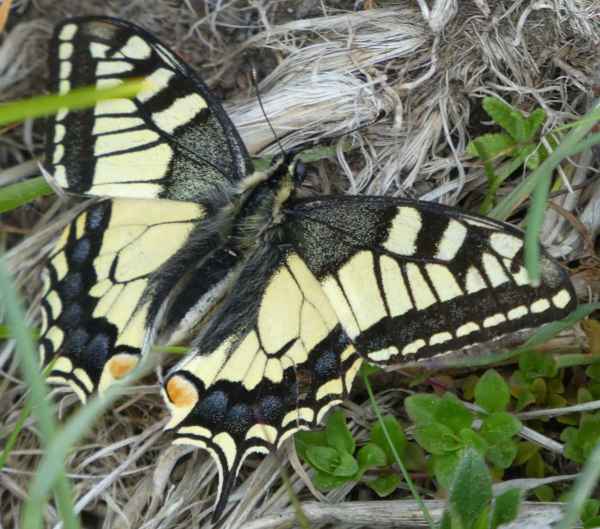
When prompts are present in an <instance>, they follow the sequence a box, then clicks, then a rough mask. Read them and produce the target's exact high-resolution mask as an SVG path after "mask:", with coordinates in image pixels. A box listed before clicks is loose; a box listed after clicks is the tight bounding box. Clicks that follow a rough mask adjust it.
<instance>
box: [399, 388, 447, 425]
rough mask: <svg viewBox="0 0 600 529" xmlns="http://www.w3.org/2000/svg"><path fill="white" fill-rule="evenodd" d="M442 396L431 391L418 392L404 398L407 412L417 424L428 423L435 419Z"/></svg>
mask: <svg viewBox="0 0 600 529" xmlns="http://www.w3.org/2000/svg"><path fill="white" fill-rule="evenodd" d="M439 402H440V398H439V397H437V396H436V395H430V394H429V393H417V394H415V395H411V396H410V397H407V398H405V399H404V408H405V409H406V413H407V414H408V416H409V417H410V418H411V420H412V421H413V422H414V423H415V424H427V423H429V422H432V421H433V420H434V414H435V410H436V408H437V407H438V404H439Z"/></svg>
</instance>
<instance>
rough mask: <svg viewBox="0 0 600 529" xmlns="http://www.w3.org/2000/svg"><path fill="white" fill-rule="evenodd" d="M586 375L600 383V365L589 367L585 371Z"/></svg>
mask: <svg viewBox="0 0 600 529" xmlns="http://www.w3.org/2000/svg"><path fill="white" fill-rule="evenodd" d="M585 374H586V375H587V376H588V377H590V378H591V379H592V380H595V381H596V382H600V364H594V365H591V366H589V367H588V368H587V369H586V370H585Z"/></svg>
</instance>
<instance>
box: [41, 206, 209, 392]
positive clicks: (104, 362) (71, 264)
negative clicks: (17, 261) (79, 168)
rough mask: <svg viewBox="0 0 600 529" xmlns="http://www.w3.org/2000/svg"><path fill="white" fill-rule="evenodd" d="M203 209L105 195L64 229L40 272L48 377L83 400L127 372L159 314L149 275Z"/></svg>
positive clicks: (177, 247) (175, 250)
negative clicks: (106, 197) (155, 306)
mask: <svg viewBox="0 0 600 529" xmlns="http://www.w3.org/2000/svg"><path fill="white" fill-rule="evenodd" d="M203 209H204V208H203V207H202V206H200V205H198V204H193V203H189V202H172V201H167V200H151V201H147V200H133V199H113V200H105V201H103V202H100V203H97V204H94V205H92V206H90V207H89V208H87V209H86V210H85V211H84V212H83V213H81V214H80V215H79V216H78V217H77V218H75V219H74V220H73V221H72V222H71V224H70V225H69V226H68V227H67V228H66V229H65V230H64V231H63V233H62V236H61V237H60V239H59V241H58V243H57V245H56V247H55V249H54V251H53V253H52V254H51V255H50V259H49V262H48V265H47V267H46V270H45V274H44V295H43V299H42V329H41V337H40V352H41V357H42V363H43V364H48V363H49V362H50V361H52V360H53V361H54V362H53V367H52V371H51V373H50V375H49V377H48V380H49V381H50V382H53V383H58V384H65V385H69V386H71V387H72V389H73V390H74V391H75V392H76V393H77V395H78V396H79V397H80V399H81V400H83V401H85V400H86V398H87V396H88V395H90V394H91V393H92V392H93V391H95V390H96V389H99V390H103V389H105V388H106V387H108V386H109V385H110V384H111V383H112V382H113V381H114V380H115V379H119V378H122V377H123V376H124V375H126V374H127V373H128V372H129V371H131V369H133V367H134V366H135V365H136V364H137V362H138V358H139V355H140V352H141V349H142V346H143V344H144V339H145V337H146V332H147V330H148V329H150V328H151V327H152V321H153V320H154V318H155V316H156V312H157V310H156V309H153V304H156V302H157V299H156V297H155V296H154V297H153V296H149V295H148V293H149V292H150V290H151V289H150V288H149V286H150V282H151V279H152V278H153V277H154V276H155V274H156V273H157V271H158V270H159V269H160V268H161V266H163V265H164V264H165V263H166V262H167V261H168V260H169V259H171V258H172V256H173V255H176V254H177V253H178V252H179V251H180V250H181V249H182V248H184V247H185V244H186V242H187V240H188V238H189V236H190V234H191V233H192V231H193V229H194V227H195V226H196V224H197V223H198V222H199V221H200V219H201V218H202V217H203ZM158 301H162V300H158ZM150 312H152V315H151V316H152V317H150Z"/></svg>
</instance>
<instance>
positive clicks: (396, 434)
mask: <svg viewBox="0 0 600 529" xmlns="http://www.w3.org/2000/svg"><path fill="white" fill-rule="evenodd" d="M383 424H384V425H385V428H386V430H387V432H388V435H389V436H390V439H391V441H392V444H393V445H394V448H395V449H396V453H397V454H398V456H399V457H400V458H403V457H404V453H405V451H406V444H407V440H406V435H404V431H403V430H402V426H401V425H400V423H399V422H398V419H396V417H394V416H393V415H386V416H385V417H383ZM371 442H373V443H375V444H376V445H377V446H379V448H381V449H382V450H383V451H384V453H385V455H386V458H387V463H388V464H392V463H393V462H394V453H393V451H392V448H391V447H390V444H389V443H388V440H387V438H386V436H385V432H384V431H383V425H382V424H381V423H380V422H379V421H377V422H376V423H375V424H374V425H373V428H372V430H371Z"/></svg>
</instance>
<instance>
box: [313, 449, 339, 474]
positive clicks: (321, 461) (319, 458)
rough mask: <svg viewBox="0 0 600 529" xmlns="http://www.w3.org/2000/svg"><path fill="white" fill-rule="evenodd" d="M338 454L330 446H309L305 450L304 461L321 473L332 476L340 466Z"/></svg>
mask: <svg viewBox="0 0 600 529" xmlns="http://www.w3.org/2000/svg"><path fill="white" fill-rule="evenodd" d="M340 456H341V454H340V452H338V451H337V450H336V449H335V448H331V447H330V446H315V445H310V446H308V447H307V449H306V460H307V461H308V462H309V463H310V464H311V466H313V467H314V468H316V469H317V470H320V471H322V472H325V473H327V474H331V475H333V473H334V472H335V469H336V468H337V467H338V465H339V464H340V459H341V458H340Z"/></svg>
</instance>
